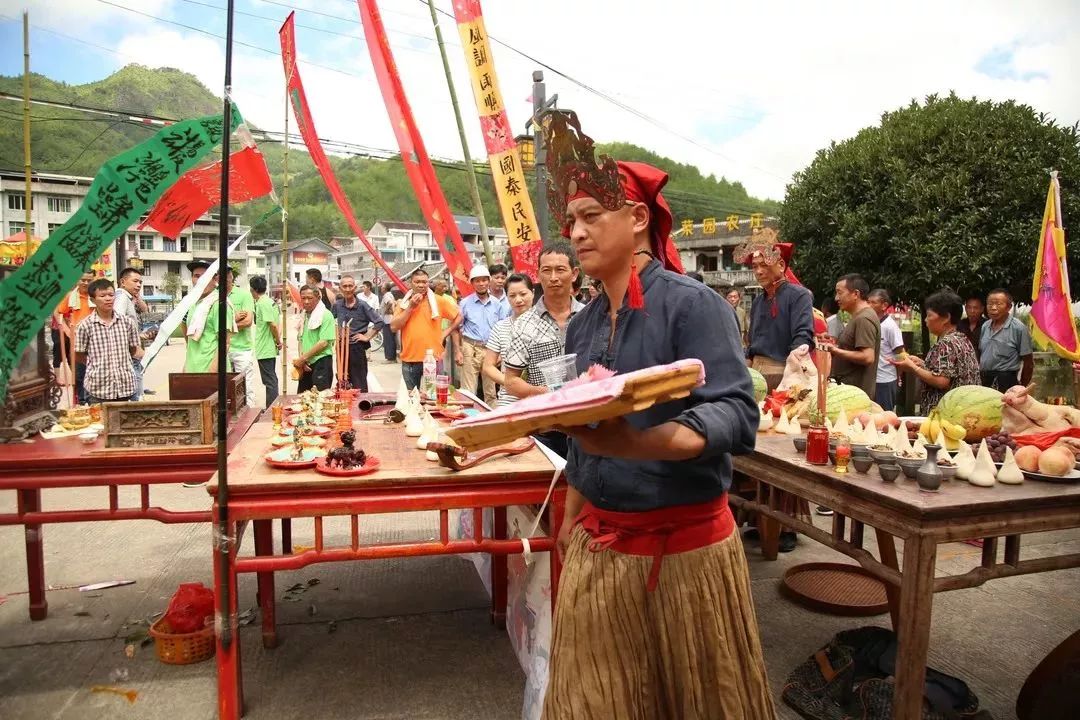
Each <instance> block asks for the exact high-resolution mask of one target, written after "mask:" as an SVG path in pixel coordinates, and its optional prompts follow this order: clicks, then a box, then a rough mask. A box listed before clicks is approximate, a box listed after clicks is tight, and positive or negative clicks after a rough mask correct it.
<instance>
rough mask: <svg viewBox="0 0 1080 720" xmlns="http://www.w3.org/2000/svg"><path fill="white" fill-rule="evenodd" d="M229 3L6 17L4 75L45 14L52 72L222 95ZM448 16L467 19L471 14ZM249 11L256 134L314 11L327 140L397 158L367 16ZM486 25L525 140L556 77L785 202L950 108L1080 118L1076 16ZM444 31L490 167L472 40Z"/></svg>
mask: <svg viewBox="0 0 1080 720" xmlns="http://www.w3.org/2000/svg"><path fill="white" fill-rule="evenodd" d="M224 6H225V0H31V1H30V2H27V1H26V0H0V74H5V75H11V74H17V73H21V72H22V50H21V47H22V42H21V32H22V31H21V21H20V20H19V13H20V11H21V10H22V9H24V8H27V7H28V8H29V10H30V17H31V22H32V26H33V28H32V49H31V53H32V56H31V59H32V63H33V69H34V70H35V71H37V72H41V73H44V74H46V75H48V76H50V77H52V78H55V79H58V80H63V81H66V82H69V83H73V84H74V83H84V82H90V81H94V80H99V79H101V78H103V77H105V76H107V75H108V74H109V73H111V72H113V71H115V70H116V69H118V68H120V67H122V66H123V65H125V64H127V63H132V62H137V63H142V64H144V65H149V66H154V67H159V66H168V67H175V68H180V69H182V70H185V71H187V72H190V73H192V74H194V75H195V76H196V77H198V78H199V79H200V80H201V81H202V82H203V83H204V84H205V85H206V86H207V87H208V88H210V89H211V90H212V91H214V92H215V93H217V94H219V95H220V94H221V86H222V72H223V67H224V42H223V41H222V40H221V39H220V38H218V37H215V36H224V33H225V19H224ZM379 6H380V8H381V10H382V15H383V21H384V23H385V25H386V27H387V30H388V32H389V35H390V45H391V47H392V48H393V50H394V53H395V57H396V59H397V63H398V66H399V69H400V71H401V73H402V77H403V81H404V85H405V90H406V93H407V94H408V96H409V100H410V102H411V104H412V107H413V111H414V113H415V115H416V118H417V122H418V124H419V126H420V130H421V133H422V134H423V137H424V140H425V143H426V144H427V147H428V150H429V152H430V153H431V154H432V155H433V156H437V157H444V158H459V159H460V158H461V157H463V155H462V150H461V144H460V142H459V141H458V138H457V132H456V127H455V124H454V120H453V115H452V109H451V105H450V100H449V95H448V93H447V88H446V83H445V80H444V77H443V70H442V65H441V62H440V60H439V56H438V48H437V46H436V45H435V42H434V31H433V28H432V24H431V18H430V15H429V12H428V8H427V3H426V0H380V2H379ZM436 6H437V7H438V8H440V9H442V10H445V11H447V12H449V11H451V0H436ZM236 8H237V11H238V14H237V16H236V28H237V29H236V39H237V41H238V43H243V44H242V45H241V44H238V45H237V46H236V48H235V51H234V67H233V87H234V96H235V98H236V100H237V102H238V104H239V105H240V108H241V109H242V111H243V112H244V114H245V115H246V116H247V117H248V118H250V119H251V120H253V121H254V122H255V123H256V124H258V125H259V126H261V127H263V128H265V129H268V130H281V129H282V128H283V126H284V118H283V112H284V92H283V83H284V81H283V76H282V70H281V60H280V57H279V56H278V47H279V45H278V37H277V31H278V28H279V26H280V24H281V22H282V21H284V19H285V17H286V15H288V13H289V10H290V9H291V8H295V9H297V17H296V21H297V24H298V28H297V45H298V49H299V56H300V59H301V62H300V69H301V73H302V76H303V80H304V84H305V87H306V89H307V93H308V98H309V101H310V104H311V107H312V112H313V115H314V118H315V123H316V126H317V128H318V130H319V134H320V135H321V136H322V137H326V138H332V139H335V140H343V141H348V142H352V143H356V144H360V145H364V146H367V147H372V148H385V149H394V148H395V147H396V146H395V141H394V137H393V133H392V131H391V128H390V124H389V122H388V120H387V116H386V111H385V107H384V105H383V102H382V98H381V95H380V94H379V90H378V86H377V84H376V81H375V77H374V75H373V73H372V70H371V61H370V57H369V55H368V50H367V47H366V46H365V43H364V41H363V39H362V34H363V33H362V28H361V26H360V20H359V13H358V11H357V6H356V2H355V0H237V2H236ZM131 9H138V10H139V11H141V12H142V13H145V14H143V15H140V14H137V13H135V12H132V11H131ZM484 12H485V18H486V22H487V28H488V31H489V33H490V34H491V36H492V37H493V38H496V39H498V40H501V41H502V42H503V43H505V44H504V45H495V46H494V53H493V54H494V57H495V62H496V68H497V70H498V74H499V80H500V83H501V85H502V90H503V95H504V100H505V102H506V105H507V108H508V112H509V115H510V121H511V123H512V124H513V125H514V127H515V128H517V129H522V128H523V125H524V123H525V121H526V119H527V118H528V115H529V113H530V108H531V106H530V103H529V97H530V93H531V75H532V72H533V70H536V69H540V66H539V64H538V63H543V64H545V65H547V66H548V67H549V68H551V69H548V70H545V76H546V78H545V79H546V81H547V87H548V94H549V95H550V94H552V93H558V95H559V104H560V106H561V107H569V108H573V109H574V110H576V111H577V112H578V113H579V115H580V116H581V118H582V123H583V126H584V128H585V130H586V132H588V133H590V134H591V135H592V136H593V137H594V138H595V139H596V140H597V141H599V142H605V141H629V142H633V143H637V144H638V145H642V146H645V147H648V148H649V149H651V150H654V151H656V152H659V153H661V154H663V155H667V156H669V157H671V158H673V159H675V160H677V161H679V162H685V163H691V164H694V165H696V166H698V167H699V168H701V170H702V171H703V172H705V173H715V174H716V175H717V176H721V175H722V176H725V177H727V178H728V179H732V180H738V181H741V182H742V183H743V184H744V185H746V187H747V188H748V190H749V191H750V192H751V193H752V194H756V195H759V196H765V197H770V198H775V199H781V198H782V197H783V194H784V187H785V185H786V183H787V182H788V181H789V180H790V178H791V175H792V173H794V172H796V171H798V170H799V169H801V168H803V167H805V166H806V165H807V164H808V163H809V162H810V161H811V160H812V159H813V157H814V153H815V152H816V151H817V150H818V149H820V148H822V147H825V146H827V145H828V144H829V142H831V141H834V140H842V139H844V138H847V137H850V136H851V135H853V134H854V133H855V132H857V131H858V130H859V129H860V128H862V127H865V126H867V125H871V124H875V123H876V122H877V121H878V118H879V117H880V115H881V113H883V112H885V111H888V110H891V109H895V108H897V107H899V106H902V105H905V104H907V103H908V102H909V101H910V100H911V99H912V98H922V97H924V96H925V95H927V94H930V93H947V92H948V91H950V90H955V91H956V92H957V93H959V94H960V95H962V96H972V95H974V96H978V97H980V98H990V99H995V100H1004V99H1009V98H1012V99H1016V100H1019V101H1022V102H1025V103H1028V104H1030V105H1032V106H1034V107H1035V108H1036V109H1037V110H1040V111H1044V112H1046V113H1048V114H1050V115H1051V116H1053V117H1055V118H1056V119H1057V120H1058V121H1059V122H1062V123H1067V124H1072V123H1074V122H1076V121H1078V120H1080V2H1076V0H1030V1H1029V2H1018V1H1016V2H1014V1H1012V0H982V1H976V0H969V1H966V2H965V1H959V0H908V1H907V2H904V3H897V2H882V1H879V0H859V1H848V0H820V1H819V2H814V3H807V2H797V1H796V0H788V1H785V0H754V1H752V2H751V1H749V0H744V1H743V2H737V3H736V2H729V1H727V0H719V1H716V0H714V1H713V2H702V1H701V0H663V1H662V2H643V1H641V0H544V1H543V2H535V1H534V2H524V1H523V0H486V2H484ZM147 15H152V16H155V17H153V18H152V17H147ZM440 19H441V21H442V25H443V35H444V37H445V38H446V40H447V44H448V46H449V47H448V52H449V54H450V61H451V64H452V67H453V71H454V75H455V81H456V83H457V87H458V92H459V96H460V97H461V99H462V107H463V111H464V115H465V122H466V128H467V130H468V132H469V141H470V149H471V151H472V152H471V154H472V155H473V156H474V157H477V158H480V157H482V156H483V149H482V141H481V137H480V134H479V126H478V124H477V122H476V113H475V110H474V107H475V106H474V105H473V100H472V96H471V92H470V89H469V85H468V82H467V75H466V71H465V62H464V58H463V55H462V51H461V46H460V44H459V41H458V37H457V32H456V28H455V27H454V25H453V22H452V21H451V20H449V19H447V18H446V17H445V16H441V18H440ZM185 26H186V27H185ZM507 46H509V47H507ZM511 48H512V49H511ZM525 56H529V57H531V58H533V59H529V58H527V57H525ZM294 129H295V127H294Z"/></svg>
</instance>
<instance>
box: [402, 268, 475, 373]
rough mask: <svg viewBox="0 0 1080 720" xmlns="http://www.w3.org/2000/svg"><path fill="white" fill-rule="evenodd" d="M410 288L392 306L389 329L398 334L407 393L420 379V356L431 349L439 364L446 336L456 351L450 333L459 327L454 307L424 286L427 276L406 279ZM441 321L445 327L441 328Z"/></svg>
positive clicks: (452, 303)
mask: <svg viewBox="0 0 1080 720" xmlns="http://www.w3.org/2000/svg"><path fill="white" fill-rule="evenodd" d="M410 283H411V285H412V289H410V290H409V292H408V293H406V295H405V297H404V298H402V300H401V301H400V302H398V303H396V304H395V306H394V319H393V320H391V321H390V329H391V330H393V331H394V332H400V333H401V352H400V353H398V355H399V357H400V358H401V377H402V378H404V380H405V387H406V388H408V389H409V390H412V389H413V388H416V387H420V381H421V379H423V376H424V354H425V353H426V352H427V351H428V350H431V351H432V353H433V354H434V355H435V359H436V360H438V361H440V362H441V361H442V356H443V347H444V345H445V344H446V338H447V336H450V337H451V338H453V342H454V353H455V354H456V353H457V352H458V347H457V338H456V337H455V333H454V330H455V329H456V328H457V326H458V325H459V324H460V319H459V317H460V316H459V314H458V309H457V305H456V304H455V303H454V301H453V300H452V299H450V298H448V297H447V296H445V295H436V294H435V293H434V292H433V291H432V290H431V289H430V288H429V287H428V274H427V273H426V272H424V271H423V270H417V271H416V272H414V273H413V274H412V277H411V278H410ZM443 320H449V321H450V323H449V326H448V327H447V328H445V329H443Z"/></svg>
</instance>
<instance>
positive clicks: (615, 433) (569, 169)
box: [543, 113, 775, 720]
mask: <svg viewBox="0 0 1080 720" xmlns="http://www.w3.org/2000/svg"><path fill="white" fill-rule="evenodd" d="M552 115H553V116H551V115H549V116H546V117H545V122H544V126H545V135H546V137H547V141H548V148H549V162H548V167H549V170H551V178H552V186H551V191H550V195H549V201H550V204H551V209H552V214H553V215H556V212H557V216H558V217H562V218H564V219H565V226H564V233H565V234H566V235H568V237H569V238H570V241H571V243H572V244H573V246H574V249H575V250H576V252H577V255H578V259H579V262H580V263H581V267H582V270H583V271H584V272H585V273H587V274H588V275H589V277H592V278H596V279H598V280H600V281H601V282H602V283H603V292H602V294H600V295H599V296H598V297H597V298H596V300H594V301H593V302H591V303H590V304H589V305H587V306H585V308H584V309H582V310H581V311H580V312H578V314H577V315H576V316H575V317H574V318H573V319H572V320H571V321H570V324H569V326H568V328H567V333H566V352H568V353H576V354H577V363H578V365H577V369H578V371H584V370H586V369H587V368H588V367H590V366H591V365H594V364H599V365H602V366H604V367H607V368H608V369H610V370H614V371H616V372H620V373H625V372H631V371H634V370H639V369H641V368H646V367H650V366H654V365H661V364H665V363H671V362H674V361H676V360H680V359H685V358H697V359H699V360H701V361H702V363H703V364H704V366H705V384H704V385H703V386H701V387H699V388H697V389H695V390H693V391H692V392H691V393H690V395H689V396H688V397H686V398H683V399H680V400H675V401H671V402H667V403H663V404H660V405H655V406H653V407H651V408H648V409H646V410H643V411H640V412H636V413H631V414H629V415H627V416H625V417H622V418H618V419H616V420H611V421H606V422H603V423H600V424H599V425H598V426H596V427H595V428H586V427H572V428H566V432H567V433H568V434H569V435H570V437H571V442H570V452H569V456H568V458H567V460H568V462H567V467H566V476H567V480H568V482H569V485H570V487H569V489H568V493H567V504H566V514H565V516H564V520H563V524H562V529H561V531H560V533H559V538H558V548H557V549H558V552H560V553H562V555H563V562H564V565H563V571H562V575H561V578H560V583H559V592H558V603H557V607H556V609H555V618H554V623H555V624H554V637H553V640H552V654H551V669H550V673H549V679H548V688H547V695H546V698H545V702H544V715H543V717H544V718H545V719H546V720H560V719H562V718H597V719H599V718H681V719H684V720H693V719H694V718H724V719H730V720H736V719H737V720H758V719H767V718H773V717H774V716H775V713H774V710H773V705H772V699H771V695H770V692H769V687H768V682H767V680H766V675H765V665H764V661H763V658H762V651H761V643H760V641H759V639H758V631H757V619H756V618H755V615H754V608H753V602H752V598H751V595H750V584H749V573H748V571H747V567H746V558H745V555H744V554H743V549H742V543H741V541H740V538H739V534H738V533H737V532H735V523H734V520H733V518H732V516H731V511H730V509H729V508H728V503H727V488H728V487H729V485H730V483H731V472H732V471H731V455H732V454H738V453H748V452H751V451H752V450H753V448H754V442H755V437H756V431H757V424H758V410H757V407H756V406H755V404H754V398H753V388H752V385H751V382H750V378H749V375H748V374H747V372H746V370H745V365H744V363H743V353H742V347H741V343H740V338H739V328H738V324H737V322H736V318H735V312H734V310H732V308H731V306H730V305H729V304H728V303H726V302H725V301H724V300H723V298H721V297H720V296H719V295H717V294H716V293H715V292H713V291H712V290H710V289H709V288H708V287H706V286H704V285H702V284H701V283H698V282H695V281H693V280H690V279H689V278H687V277H685V276H684V275H682V274H681V271H682V268H681V265H680V263H679V259H678V255H677V254H676V253H675V249H674V247H673V245H672V242H671V240H670V235H669V233H670V231H671V213H670V210H669V209H668V206H667V203H666V202H665V201H664V198H663V196H662V195H661V194H660V190H661V188H663V186H664V184H665V183H666V182H667V179H668V176H667V174H666V173H664V172H663V171H661V170H658V169H657V168H655V167H652V166H649V165H644V164H641V163H630V162H622V163H615V162H614V161H613V160H611V159H610V158H606V159H605V160H604V163H603V164H602V165H597V163H596V162H595V160H594V159H593V153H592V142H591V140H589V139H588V138H587V137H585V136H583V135H581V133H580V126H578V125H577V120H576V117H575V116H574V115H572V114H570V113H565V114H564V113H553V114H552ZM553 156H554V157H555V158H556V160H555V161H554V162H552V160H551V158H552V157H553Z"/></svg>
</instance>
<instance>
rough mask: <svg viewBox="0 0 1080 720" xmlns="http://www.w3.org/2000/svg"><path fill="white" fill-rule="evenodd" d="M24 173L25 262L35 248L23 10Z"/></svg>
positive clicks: (26, 14) (27, 50)
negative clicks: (31, 242) (33, 242)
mask: <svg viewBox="0 0 1080 720" xmlns="http://www.w3.org/2000/svg"><path fill="white" fill-rule="evenodd" d="M22 21H23V26H22V27H23V174H24V175H25V177H26V200H25V201H24V202H25V203H26V227H24V228H23V236H24V239H25V240H26V245H25V247H26V249H25V251H24V253H23V262H29V261H30V254H31V253H32V252H33V249H32V248H31V245H30V238H31V236H33V234H34V216H33V210H34V208H33V206H32V203H33V199H34V197H33V189H32V188H31V185H30V13H29V12H25V11H24V12H23V16H22Z"/></svg>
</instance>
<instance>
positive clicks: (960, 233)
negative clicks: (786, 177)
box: [780, 95, 1080, 305]
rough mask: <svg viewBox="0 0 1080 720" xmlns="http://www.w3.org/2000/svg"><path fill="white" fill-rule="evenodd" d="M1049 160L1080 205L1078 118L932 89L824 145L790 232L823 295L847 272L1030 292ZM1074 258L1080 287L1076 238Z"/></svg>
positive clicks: (914, 290)
mask: <svg viewBox="0 0 1080 720" xmlns="http://www.w3.org/2000/svg"><path fill="white" fill-rule="evenodd" d="M1052 169H1054V170H1059V171H1060V173H1061V175H1060V179H1061V187H1062V204H1063V206H1064V209H1065V218H1066V220H1067V219H1068V217H1069V216H1068V213H1069V211H1070V209H1071V210H1072V211H1073V212H1080V140H1078V127H1077V126H1076V125H1074V126H1072V127H1062V126H1059V125H1058V124H1056V123H1055V122H1054V121H1053V120H1052V119H1051V118H1049V117H1048V116H1047V115H1046V114H1044V113H1037V112H1036V111H1035V110H1033V109H1032V108H1030V107H1028V106H1026V105H1020V104H1017V103H1015V102H1011V101H1010V102H1002V103H994V102H987V101H979V100H976V99H970V100H965V99H961V98H958V97H956V96H955V95H950V96H949V97H947V98H939V97H937V96H930V97H928V98H927V99H926V101H925V103H923V104H921V105H920V104H919V103H917V102H914V101H913V102H912V103H911V104H910V105H909V106H907V107H905V108H902V109H899V110H897V111H895V112H890V113H886V114H885V115H883V116H882V120H881V125H880V126H878V127H871V128H866V129H864V130H862V131H861V132H860V133H859V134H858V135H856V136H855V137H853V138H851V139H849V140H845V141H844V142H841V143H833V144H832V145H830V146H829V147H828V148H825V149H823V150H820V151H819V152H818V153H817V157H816V158H815V159H814V161H813V163H811V164H810V166H809V167H807V168H806V169H805V170H803V171H801V172H799V173H797V174H796V175H795V178H794V181H793V182H792V184H791V185H789V186H788V190H787V196H786V198H785V200H784V207H783V210H782V212H781V216H780V229H781V235H782V237H783V238H784V239H785V240H787V241H790V242H794V243H795V246H796V256H795V261H794V263H795V268H796V269H797V272H798V274H799V278H800V280H802V281H803V282H805V283H806V284H807V285H808V287H810V288H811V289H812V290H813V291H814V293H815V296H816V297H817V298H818V299H821V298H822V297H826V296H828V295H832V292H833V287H834V285H835V283H836V280H837V279H838V278H839V277H840V276H841V275H843V274H845V273H849V272H860V273H862V274H863V275H865V276H866V277H867V280H868V281H869V283H870V286H871V287H884V288H887V289H888V290H889V291H890V292H891V293H892V294H893V297H894V298H896V299H899V300H901V301H905V302H910V303H913V304H916V305H918V304H920V303H921V302H922V300H923V299H924V298H925V297H926V296H927V295H928V294H930V293H932V292H934V291H935V290H938V289H940V288H942V287H946V286H948V287H951V288H953V289H954V290H956V291H957V292H960V293H961V294H964V293H968V292H974V293H983V294H985V293H986V291H988V290H990V289H992V288H994V287H1006V288H1009V289H1010V290H1011V291H1012V292H1013V294H1014V296H1015V297H1016V298H1018V299H1030V297H1031V278H1032V272H1033V270H1034V263H1035V253H1036V250H1037V248H1038V242H1039V227H1040V223H1041V222H1042V215H1043V208H1044V204H1045V200H1046V191H1047V187H1048V186H1049V182H1050V176H1049V171H1050V170H1052ZM1069 264H1070V276H1071V279H1072V283H1073V284H1072V286H1073V287H1080V285H1077V284H1076V280H1077V279H1078V278H1080V274H1078V273H1080V250H1078V249H1077V246H1076V244H1075V243H1074V244H1073V245H1072V247H1071V248H1070V249H1069Z"/></svg>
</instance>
